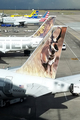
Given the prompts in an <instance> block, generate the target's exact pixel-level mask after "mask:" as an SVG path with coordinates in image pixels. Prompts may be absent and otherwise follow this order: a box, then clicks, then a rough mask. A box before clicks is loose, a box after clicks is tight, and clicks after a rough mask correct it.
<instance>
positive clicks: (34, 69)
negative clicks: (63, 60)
mask: <svg viewBox="0 0 80 120" xmlns="http://www.w3.org/2000/svg"><path fill="white" fill-rule="evenodd" d="M60 29H61V31H62V32H61V35H60V37H59V39H58V43H55V45H54V48H55V50H56V52H55V55H52V54H51V53H50V51H49V47H50V44H52V42H50V40H51V36H52V35H53V34H55V36H59V32H58V31H59V27H53V28H52V29H51V30H50V31H49V32H48V34H47V35H46V36H45V38H44V39H43V40H42V41H41V43H40V44H39V46H38V47H37V48H36V49H35V51H34V52H33V53H32V55H31V56H30V57H29V58H28V60H27V61H26V62H25V63H24V64H23V65H22V66H21V68H20V69H18V70H17V71H16V72H18V73H22V74H28V75H33V76H40V77H48V78H53V79H54V78H55V76H56V71H57V67H58V62H59V59H60V54H61V50H62V45H63V41H64V36H65V33H66V29H67V27H60ZM55 31H56V32H55ZM50 56H51V57H52V58H51V59H49V58H50ZM50 60H51V61H50ZM43 64H44V65H43ZM45 66H46V69H45Z"/></svg>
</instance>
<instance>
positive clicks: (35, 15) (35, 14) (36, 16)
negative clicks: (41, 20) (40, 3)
mask: <svg viewBox="0 0 80 120" xmlns="http://www.w3.org/2000/svg"><path fill="white" fill-rule="evenodd" d="M38 12H39V11H36V13H34V14H33V16H32V17H31V18H38Z"/></svg>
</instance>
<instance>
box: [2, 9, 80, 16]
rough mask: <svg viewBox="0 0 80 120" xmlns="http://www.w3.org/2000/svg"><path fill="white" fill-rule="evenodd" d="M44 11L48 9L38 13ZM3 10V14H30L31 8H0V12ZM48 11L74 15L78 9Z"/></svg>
mask: <svg viewBox="0 0 80 120" xmlns="http://www.w3.org/2000/svg"><path fill="white" fill-rule="evenodd" d="M45 11H48V10H39V13H45ZM2 12H4V13H5V14H10V15H11V14H15V13H18V14H21V15H24V14H30V13H31V12H32V10H0V13H2ZM49 12H54V13H59V14H62V13H63V14H65V15H74V14H75V13H76V12H78V13H79V12H80V10H49Z"/></svg>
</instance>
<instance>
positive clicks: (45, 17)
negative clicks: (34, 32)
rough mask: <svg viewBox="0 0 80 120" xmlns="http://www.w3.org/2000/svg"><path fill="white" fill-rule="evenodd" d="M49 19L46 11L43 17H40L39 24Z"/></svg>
mask: <svg viewBox="0 0 80 120" xmlns="http://www.w3.org/2000/svg"><path fill="white" fill-rule="evenodd" d="M48 17H49V11H47V12H46V13H45V14H44V15H43V17H41V19H40V22H44V21H45V20H46V19H47V18H48Z"/></svg>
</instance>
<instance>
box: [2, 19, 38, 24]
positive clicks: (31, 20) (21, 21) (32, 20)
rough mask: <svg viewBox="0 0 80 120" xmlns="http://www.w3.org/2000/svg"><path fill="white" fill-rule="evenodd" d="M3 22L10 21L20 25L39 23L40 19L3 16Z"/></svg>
mask: <svg viewBox="0 0 80 120" xmlns="http://www.w3.org/2000/svg"><path fill="white" fill-rule="evenodd" d="M2 21H3V23H10V24H14V25H20V24H22V23H23V24H24V25H26V24H34V23H39V22H40V19H39V18H37V19H35V18H30V19H29V18H25V17H3V19H2Z"/></svg>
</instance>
